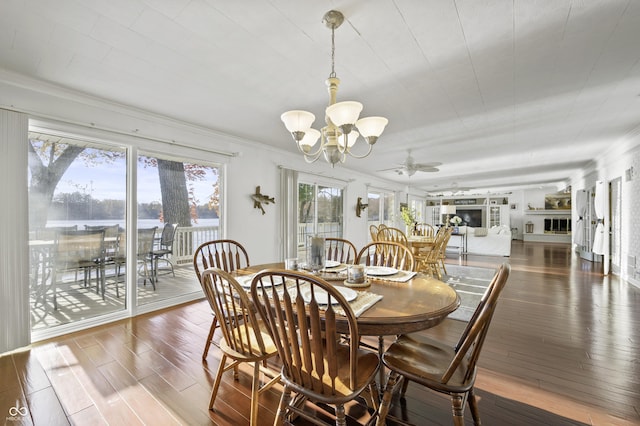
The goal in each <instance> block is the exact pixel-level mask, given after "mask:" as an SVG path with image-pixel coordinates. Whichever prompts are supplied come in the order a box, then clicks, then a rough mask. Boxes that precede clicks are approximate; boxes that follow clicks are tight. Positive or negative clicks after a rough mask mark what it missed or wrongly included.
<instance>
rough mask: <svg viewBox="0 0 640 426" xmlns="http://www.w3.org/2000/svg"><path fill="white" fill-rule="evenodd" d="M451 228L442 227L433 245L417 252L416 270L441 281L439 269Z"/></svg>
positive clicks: (442, 261)
mask: <svg viewBox="0 0 640 426" xmlns="http://www.w3.org/2000/svg"><path fill="white" fill-rule="evenodd" d="M452 231H453V228H445V227H442V228H440V229H439V230H438V232H437V233H436V236H435V239H434V241H433V245H431V246H430V247H427V248H424V249H423V250H420V251H418V253H417V254H416V270H417V271H420V272H425V273H428V274H429V275H431V276H432V277H438V279H442V272H441V268H442V265H443V264H444V258H443V254H444V252H445V250H446V248H447V242H448V241H449V239H448V237H450V236H451V232H452Z"/></svg>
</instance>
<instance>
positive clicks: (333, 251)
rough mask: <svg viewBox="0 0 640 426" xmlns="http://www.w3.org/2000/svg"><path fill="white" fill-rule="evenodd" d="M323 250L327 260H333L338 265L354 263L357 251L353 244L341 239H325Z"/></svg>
mask: <svg viewBox="0 0 640 426" xmlns="http://www.w3.org/2000/svg"><path fill="white" fill-rule="evenodd" d="M325 250H326V253H327V256H326V259H327V260H335V261H337V262H340V263H347V264H350V263H354V262H355V260H356V254H357V250H356V247H355V246H354V245H353V243H352V242H351V241H349V240H345V239H343V238H333V237H329V238H325Z"/></svg>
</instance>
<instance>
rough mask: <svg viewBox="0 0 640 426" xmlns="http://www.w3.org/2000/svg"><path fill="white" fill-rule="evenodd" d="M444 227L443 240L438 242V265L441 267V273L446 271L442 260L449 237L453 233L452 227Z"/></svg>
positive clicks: (445, 256) (444, 256)
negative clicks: (440, 242)
mask: <svg viewBox="0 0 640 426" xmlns="http://www.w3.org/2000/svg"><path fill="white" fill-rule="evenodd" d="M445 229H446V233H445V235H444V240H443V241H442V244H440V253H439V255H438V258H439V260H440V263H439V267H440V268H441V269H442V272H443V273H445V274H446V273H447V267H446V266H445V263H444V260H445V259H446V258H447V246H448V245H449V240H450V239H451V235H453V227H451V226H449V227H448V228H445Z"/></svg>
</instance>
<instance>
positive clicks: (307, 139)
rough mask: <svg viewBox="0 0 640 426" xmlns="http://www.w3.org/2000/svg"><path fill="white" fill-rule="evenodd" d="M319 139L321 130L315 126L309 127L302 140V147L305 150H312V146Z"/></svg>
mask: <svg viewBox="0 0 640 426" xmlns="http://www.w3.org/2000/svg"><path fill="white" fill-rule="evenodd" d="M318 139H320V131H319V130H316V129H313V128H310V129H307V131H306V133H305V134H304V136H303V138H302V140H300V147H301V148H302V150H303V151H304V152H309V151H311V148H313V147H314V145H315V144H316V143H318Z"/></svg>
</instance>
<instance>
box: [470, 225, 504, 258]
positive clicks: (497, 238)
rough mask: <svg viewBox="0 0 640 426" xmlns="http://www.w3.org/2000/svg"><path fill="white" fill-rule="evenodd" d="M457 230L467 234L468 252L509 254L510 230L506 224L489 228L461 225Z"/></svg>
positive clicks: (493, 254) (497, 254)
mask: <svg viewBox="0 0 640 426" xmlns="http://www.w3.org/2000/svg"><path fill="white" fill-rule="evenodd" d="M459 232H460V233H465V234H466V236H467V253H468V254H484V255H488V256H511V230H510V229H509V228H508V227H507V226H494V227H492V228H490V229H486V228H471V227H469V226H461V227H460V228H459Z"/></svg>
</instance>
